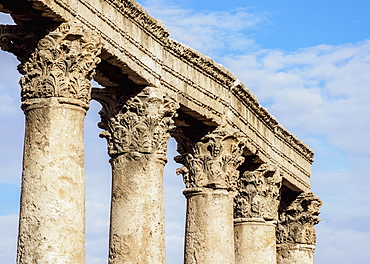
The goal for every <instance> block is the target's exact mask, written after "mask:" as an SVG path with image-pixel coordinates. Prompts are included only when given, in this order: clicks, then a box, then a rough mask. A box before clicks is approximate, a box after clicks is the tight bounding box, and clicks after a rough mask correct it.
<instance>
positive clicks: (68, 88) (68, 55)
mask: <svg viewBox="0 0 370 264" xmlns="http://www.w3.org/2000/svg"><path fill="white" fill-rule="evenodd" d="M1 29H2V30H1V35H0V39H1V44H0V45H1V47H2V48H3V49H5V50H7V51H10V52H13V53H15V54H16V55H17V56H18V58H19V59H20V60H21V65H20V66H19V67H18V69H19V71H20V72H21V73H22V74H23V75H24V76H23V77H22V78H21V80H20V84H21V88H22V90H21V95H22V100H23V101H24V100H27V99H32V98H48V97H64V98H70V99H77V100H80V101H82V102H83V103H86V104H88V103H89V101H90V96H91V95H90V94H91V83H90V80H91V79H92V77H93V75H94V73H95V66H96V64H97V63H99V62H100V59H99V58H98V55H99V54H100V52H101V48H102V43H101V41H100V39H99V37H98V35H96V34H95V33H93V32H91V31H89V30H86V29H84V28H83V27H82V25H79V24H76V23H74V24H72V23H71V24H69V23H63V24H61V25H59V26H58V27H57V28H56V29H55V30H52V31H50V32H48V33H45V32H44V36H43V37H42V38H41V39H40V38H37V37H36V35H37V34H36V33H35V34H34V33H33V32H32V31H30V32H27V30H25V29H23V30H22V29H21V28H20V27H19V26H13V28H12V26H2V28H1ZM44 31H47V30H44ZM37 33H38V35H40V34H41V33H40V32H37ZM41 35H42V34H41ZM30 36H31V37H32V36H34V38H31V37H30ZM30 39H33V40H34V39H37V40H38V42H37V43H36V44H33V43H30V42H32V41H29V40H30ZM33 46H35V47H33ZM22 49H24V50H22ZM25 56H28V57H27V58H26V57H25Z"/></svg>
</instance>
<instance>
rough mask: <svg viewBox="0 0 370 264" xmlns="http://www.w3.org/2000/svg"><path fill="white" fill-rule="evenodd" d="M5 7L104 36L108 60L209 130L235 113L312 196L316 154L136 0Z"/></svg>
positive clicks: (257, 143)
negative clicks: (170, 95)
mask: <svg viewBox="0 0 370 264" xmlns="http://www.w3.org/2000/svg"><path fill="white" fill-rule="evenodd" d="M0 3H1V4H3V6H1V4H0V12H10V13H12V15H13V17H15V18H16V20H17V21H20V22H23V21H26V22H27V20H28V19H30V17H31V18H32V17H37V18H38V17H40V16H41V18H44V19H45V20H46V19H49V20H53V21H61V20H64V21H74V20H78V21H79V22H80V23H82V24H84V25H85V26H86V27H89V28H90V29H91V30H93V31H95V32H97V33H98V34H99V35H101V37H102V41H103V43H104V52H103V54H102V56H101V57H102V60H103V61H107V62H109V63H111V64H112V65H115V66H117V67H118V68H119V71H120V72H121V73H123V74H125V75H127V76H128V78H129V79H131V80H133V81H134V82H135V83H136V84H138V85H149V86H157V87H159V86H160V87H161V89H163V90H166V91H167V92H174V93H176V94H177V95H178V102H179V103H180V105H181V108H183V107H186V111H187V112H188V114H189V115H191V116H192V117H195V118H197V119H200V120H201V121H202V122H204V123H205V124H206V125H209V126H214V127H215V126H217V125H220V124H221V122H222V120H223V119H224V117H225V116H227V117H228V119H229V123H230V124H231V125H232V126H233V127H234V128H237V129H238V130H239V131H240V132H241V133H243V134H244V135H245V136H246V137H247V138H248V140H249V144H250V147H253V148H254V149H255V150H256V152H257V151H258V153H259V156H260V157H264V158H265V160H266V161H270V162H272V163H274V164H278V165H279V167H280V169H281V170H282V172H283V175H284V180H285V182H287V184H290V185H291V188H294V189H295V190H296V191H297V192H308V191H309V189H310V176H311V164H312V162H313V151H312V150H311V149H310V148H309V147H308V146H307V145H305V144H304V143H303V142H302V141H300V140H299V139H298V138H297V137H295V136H294V135H293V134H292V133H290V132H289V131H288V130H287V129H285V128H284V127H283V126H282V125H281V124H279V122H278V121H277V120H276V118H274V117H273V116H272V115H271V114H270V113H268V111H267V110H266V109H265V108H263V107H262V106H261V105H260V104H259V103H258V101H257V98H256V97H255V96H254V95H253V94H252V93H251V92H250V91H249V90H248V89H247V88H246V86H244V85H243V84H242V83H241V82H240V81H239V80H238V79H237V78H236V76H235V75H233V74H232V73H230V71H228V70H227V69H226V68H225V67H223V66H222V65H220V64H218V63H216V62H214V61H213V60H212V59H211V58H209V57H207V56H204V55H203V54H201V53H199V52H197V51H196V50H194V49H192V48H189V47H188V46H186V45H184V44H182V43H179V42H177V41H175V40H173V39H171V38H169V37H168V36H169V32H168V31H167V30H166V28H165V27H164V26H163V24H162V23H161V22H160V21H157V20H155V19H154V18H152V17H150V15H148V13H147V12H146V11H145V10H144V8H142V6H140V5H139V4H138V3H137V2H136V1H135V0H74V1H71V0H56V1H50V0H32V1H31V2H30V1H29V0H17V1H9V0H6V1H5V0H0ZM13 3H14V4H13ZM31 3H32V4H31ZM13 5H15V6H13ZM21 5H24V6H30V7H29V8H28V9H25V8H24V9H25V10H27V14H19V8H18V6H21ZM31 6H32V8H31ZM22 15H23V16H22ZM105 75H106V76H102V75H97V76H96V78H95V79H96V80H97V81H98V82H99V83H102V82H103V79H105V78H106V77H111V75H112V73H106V74H105ZM103 86H105V85H103Z"/></svg>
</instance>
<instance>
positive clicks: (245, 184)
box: [234, 164, 282, 264]
mask: <svg viewBox="0 0 370 264" xmlns="http://www.w3.org/2000/svg"><path fill="white" fill-rule="evenodd" d="M281 181H282V177H281V176H280V172H279V170H278V169H277V166H274V165H271V164H262V165H260V166H259V167H258V168H257V169H255V170H252V171H245V172H244V173H243V174H242V175H241V176H240V178H239V180H238V195H237V196H236V197H235V207H234V210H235V212H234V214H235V220H234V221H235V262H236V264H276V238H275V232H276V220H277V212H278V205H279V200H278V198H279V191H280V187H281Z"/></svg>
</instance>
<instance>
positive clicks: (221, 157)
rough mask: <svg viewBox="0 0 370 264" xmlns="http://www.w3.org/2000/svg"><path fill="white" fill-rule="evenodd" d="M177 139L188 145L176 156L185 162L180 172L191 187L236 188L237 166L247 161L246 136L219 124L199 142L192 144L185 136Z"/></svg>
mask: <svg viewBox="0 0 370 264" xmlns="http://www.w3.org/2000/svg"><path fill="white" fill-rule="evenodd" d="M175 138H176V136H175ZM177 141H178V143H179V141H180V143H182V144H183V145H184V146H182V147H181V150H183V151H184V150H186V152H185V153H182V155H181V156H180V157H177V158H175V160H176V161H177V162H180V163H182V164H183V165H184V167H182V168H180V169H178V170H177V173H178V174H180V173H181V174H182V175H183V179H184V183H185V185H186V187H187V188H194V187H198V188H202V187H208V188H213V189H228V190H235V188H236V180H237V178H238V177H239V171H238V170H237V168H238V167H239V166H240V165H241V164H242V163H243V161H244V157H243V156H242V154H243V149H244V147H245V145H246V140H245V138H244V137H243V136H241V135H240V134H239V133H238V132H236V131H234V130H233V129H231V128H226V127H219V128H217V129H216V130H214V131H213V132H211V133H209V134H207V135H206V136H204V137H203V138H201V140H200V141H199V142H196V143H193V144H191V143H189V141H186V140H184V138H182V140H177Z"/></svg>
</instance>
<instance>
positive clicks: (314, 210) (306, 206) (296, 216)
mask: <svg viewBox="0 0 370 264" xmlns="http://www.w3.org/2000/svg"><path fill="white" fill-rule="evenodd" d="M321 206H322V202H321V200H320V198H318V197H317V196H315V194H314V193H312V192H310V193H302V194H300V195H299V196H298V197H297V198H296V199H295V200H294V201H293V202H292V203H291V204H290V205H289V206H288V207H287V208H286V209H284V210H283V211H282V212H280V214H279V221H278V228H277V236H276V237H277V243H278V244H308V245H315V244H316V230H315V229H314V225H316V224H318V223H319V222H320V221H321V219H320V218H319V217H318V216H319V214H320V207H321Z"/></svg>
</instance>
